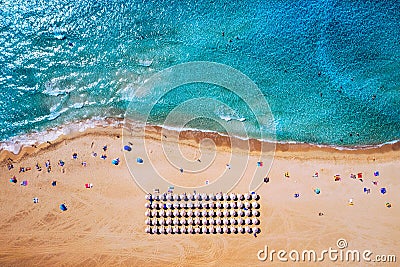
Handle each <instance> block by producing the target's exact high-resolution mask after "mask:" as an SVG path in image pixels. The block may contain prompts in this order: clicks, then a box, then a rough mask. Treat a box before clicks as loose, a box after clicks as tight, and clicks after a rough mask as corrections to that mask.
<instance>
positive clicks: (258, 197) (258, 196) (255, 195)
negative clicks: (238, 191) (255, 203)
mask: <svg viewBox="0 0 400 267" xmlns="http://www.w3.org/2000/svg"><path fill="white" fill-rule="evenodd" d="M253 199H254V200H259V199H260V195H259V194H257V193H256V192H254V193H253Z"/></svg>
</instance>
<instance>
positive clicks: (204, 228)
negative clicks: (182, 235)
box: [201, 226, 207, 234]
mask: <svg viewBox="0 0 400 267" xmlns="http://www.w3.org/2000/svg"><path fill="white" fill-rule="evenodd" d="M201 232H202V233H203V234H207V227H206V226H202V227H201Z"/></svg>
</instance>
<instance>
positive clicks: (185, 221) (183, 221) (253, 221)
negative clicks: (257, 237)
mask: <svg viewBox="0 0 400 267" xmlns="http://www.w3.org/2000/svg"><path fill="white" fill-rule="evenodd" d="M145 224H146V225H152V226H156V225H245V224H246V225H259V224H260V220H259V219H258V218H254V217H253V218H249V217H247V218H230V219H228V218H223V219H221V218H215V219H214V218H210V219H206V218H202V219H200V218H174V219H172V218H167V219H164V218H161V219H156V218H147V219H146V220H145Z"/></svg>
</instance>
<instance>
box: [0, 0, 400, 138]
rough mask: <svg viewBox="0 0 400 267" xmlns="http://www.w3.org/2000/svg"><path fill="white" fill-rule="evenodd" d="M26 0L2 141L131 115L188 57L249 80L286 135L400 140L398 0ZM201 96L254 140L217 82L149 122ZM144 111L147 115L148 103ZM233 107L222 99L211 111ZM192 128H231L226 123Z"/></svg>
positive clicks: (3, 18)
mask: <svg viewBox="0 0 400 267" xmlns="http://www.w3.org/2000/svg"><path fill="white" fill-rule="evenodd" d="M27 2H29V3H25V1H0V32H1V33H0V64H1V66H2V67H1V70H0V139H2V140H5V139H8V138H10V137H12V136H16V135H19V134H23V133H27V132H30V131H37V130H43V129H46V128H48V127H52V126H55V125H60V124H63V123H65V122H69V121H76V120H80V119H84V118H92V117H106V116H111V117H112V116H122V115H123V114H124V112H125V109H126V107H127V106H128V103H129V101H130V100H131V99H129V97H128V96H129V90H130V88H137V87H139V86H140V84H141V83H142V82H143V81H144V80H145V79H147V78H148V77H149V76H150V75H152V74H153V73H156V72H157V71H160V70H163V69H165V68H167V67H171V66H173V65H176V64H179V63H184V62H190V61H213V62H218V63H223V64H226V65H229V66H231V67H233V68H236V69H238V70H240V71H241V72H243V73H244V74H245V75H247V76H249V77H250V78H251V79H252V80H253V81H254V82H255V83H256V84H257V85H258V87H259V88H260V89H261V91H262V92H263V94H264V96H265V98H266V99H267V101H268V103H269V105H270V107H271V110H272V113H273V115H274V118H275V123H276V129H277V133H276V134H277V139H278V140H279V141H295V142H310V143H316V144H327V145H339V146H346V145H351V146H353V145H373V144H380V143H384V142H389V141H393V140H398V139H400V116H399V110H400V38H399V37H400V2H398V1H267V3H257V1H246V2H244V1H243V2H242V1H239V2H241V3H224V2H223V1H169V2H159V1H130V2H125V1H113V2H111V1H51V2H50V3H47V2H46V1H27ZM204 96H206V97H210V98H213V99H217V100H220V101H222V102H224V103H226V104H227V105H229V106H232V107H234V108H235V109H236V111H237V115H238V116H239V117H245V118H246V121H245V122H244V123H245V124H246V129H247V130H248V132H247V134H249V135H250V136H253V137H257V131H256V130H254V129H255V125H256V121H255V120H254V119H252V115H251V112H250V110H248V108H247V107H246V105H245V104H243V103H240V101H238V100H237V99H236V98H235V96H232V95H231V94H230V93H229V91H226V90H223V89H222V88H217V87H215V86H214V87H213V86H194V85H189V86H186V87H185V86H183V87H180V88H177V89H176V90H175V91H173V92H172V93H171V94H169V95H166V96H165V97H164V98H163V99H162V100H161V101H160V102H159V103H158V104H157V105H156V106H155V107H154V112H153V113H152V114H153V117H152V120H153V121H155V122H158V123H161V124H162V123H163V119H164V118H165V116H166V115H167V114H168V113H169V112H170V111H171V109H172V108H174V107H176V106H178V105H179V104H180V103H182V102H184V101H187V100H188V99H192V98H195V97H204ZM134 101H137V100H135V99H134ZM135 107H137V109H138V111H140V101H139V102H138V104H137V105H136V106H135ZM185 112H188V113H190V112H193V113H201V109H200V108H198V109H193V108H191V109H187V110H185ZM225 113H226V112H225V111H224V109H223V108H222V107H218V106H216V107H215V112H214V114H211V115H210V114H208V115H206V117H209V116H211V117H212V116H215V117H216V118H217V119H218V118H219V117H221V116H222V117H223V116H225V115H230V114H225ZM188 126H190V127H191V128H198V129H203V130H218V131H223V129H220V126H219V124H218V120H217V121H214V123H210V122H209V121H207V120H198V121H193V122H192V124H191V125H188ZM253 130H254V131H253ZM237 134H238V135H243V136H244V135H245V133H237ZM271 138H272V134H271Z"/></svg>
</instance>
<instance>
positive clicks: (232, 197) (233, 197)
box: [229, 193, 237, 200]
mask: <svg viewBox="0 0 400 267" xmlns="http://www.w3.org/2000/svg"><path fill="white" fill-rule="evenodd" d="M229 197H230V199H231V200H236V199H237V197H236V194H234V193H231V194H230V195H229Z"/></svg>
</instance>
